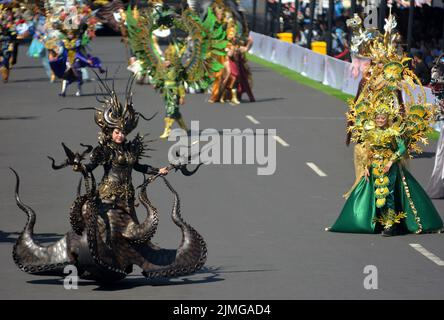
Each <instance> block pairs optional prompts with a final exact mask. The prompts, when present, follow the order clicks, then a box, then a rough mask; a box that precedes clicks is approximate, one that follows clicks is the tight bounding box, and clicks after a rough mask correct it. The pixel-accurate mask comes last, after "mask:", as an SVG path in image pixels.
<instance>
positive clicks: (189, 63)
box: [127, 6, 228, 88]
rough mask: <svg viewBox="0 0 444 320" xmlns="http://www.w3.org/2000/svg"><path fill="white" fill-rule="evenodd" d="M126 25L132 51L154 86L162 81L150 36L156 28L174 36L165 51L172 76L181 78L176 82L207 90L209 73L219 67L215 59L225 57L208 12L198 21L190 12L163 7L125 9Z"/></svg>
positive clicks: (157, 54)
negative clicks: (195, 84)
mask: <svg viewBox="0 0 444 320" xmlns="http://www.w3.org/2000/svg"><path fill="white" fill-rule="evenodd" d="M127 25H128V34H129V42H130V45H131V48H132V50H133V51H134V52H135V54H136V57H137V58H138V59H139V60H140V61H141V62H142V66H143V67H144V68H145V69H146V70H148V72H149V74H150V76H151V77H152V78H153V79H154V81H155V83H156V84H157V85H158V86H161V83H162V82H163V80H164V79H163V78H164V75H163V74H164V72H163V70H162V69H163V68H164V67H163V64H162V60H163V59H162V58H163V57H162V53H161V52H160V50H159V49H158V45H157V43H156V41H155V37H154V36H153V33H154V32H155V31H156V30H159V29H164V30H165V29H167V30H172V31H171V32H172V33H173V34H174V36H175V37H174V39H173V41H172V42H173V43H172V44H171V45H170V46H173V48H174V49H172V50H170V51H169V53H170V56H169V59H168V60H175V61H174V64H175V65H176V69H177V71H176V73H177V74H178V75H180V76H181V79H180V80H179V79H177V80H179V81H182V82H185V81H186V82H187V83H189V84H190V83H197V84H199V85H200V87H202V88H207V87H208V86H209V85H210V84H211V82H212V79H211V76H212V74H213V73H214V72H217V71H219V70H221V69H222V68H223V65H222V64H220V63H219V62H217V59H216V57H217V56H221V55H225V51H224V49H225V47H226V46H227V44H228V42H227V41H226V40H225V38H226V37H225V31H224V30H223V28H222V27H221V26H217V24H216V17H215V16H214V14H213V12H212V11H211V12H210V14H208V16H207V17H206V19H205V21H202V20H201V19H200V18H199V16H198V15H196V13H195V12H193V11H192V10H191V9H187V10H185V11H183V13H182V14H181V15H178V14H176V13H175V12H173V11H171V10H170V9H169V8H168V7H167V6H162V7H154V8H148V9H143V10H140V11H139V10H137V11H135V10H132V9H131V8H128V12H127ZM177 34H179V35H182V34H186V37H182V38H180V37H177ZM171 55H174V56H175V57H174V58H172V57H171ZM172 63H173V62H172Z"/></svg>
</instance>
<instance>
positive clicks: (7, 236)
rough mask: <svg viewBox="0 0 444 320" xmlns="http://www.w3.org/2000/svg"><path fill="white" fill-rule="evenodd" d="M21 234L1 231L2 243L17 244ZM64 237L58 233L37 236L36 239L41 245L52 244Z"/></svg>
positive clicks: (0, 239)
mask: <svg viewBox="0 0 444 320" xmlns="http://www.w3.org/2000/svg"><path fill="white" fill-rule="evenodd" d="M19 235H20V232H5V231H2V230H0V243H6V242H8V243H15V242H16V241H17V238H18V236H19ZM61 237H63V235H62V234H57V233H40V234H35V235H34V239H35V240H36V241H37V242H39V243H52V242H56V241H57V240H59V239H60V238H61Z"/></svg>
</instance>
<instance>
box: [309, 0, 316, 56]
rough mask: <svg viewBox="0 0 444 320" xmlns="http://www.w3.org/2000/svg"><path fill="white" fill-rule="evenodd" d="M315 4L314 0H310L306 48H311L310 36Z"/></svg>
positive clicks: (311, 34)
mask: <svg viewBox="0 0 444 320" xmlns="http://www.w3.org/2000/svg"><path fill="white" fill-rule="evenodd" d="M315 5H316V0H310V26H309V29H308V37H307V48H308V49H311V38H312V36H313V26H314V11H315Z"/></svg>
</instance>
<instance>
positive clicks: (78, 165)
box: [72, 163, 85, 172]
mask: <svg viewBox="0 0 444 320" xmlns="http://www.w3.org/2000/svg"><path fill="white" fill-rule="evenodd" d="M72 170H74V171H75V172H82V171H85V166H84V165H83V164H81V163H75V164H74V165H73V166H72Z"/></svg>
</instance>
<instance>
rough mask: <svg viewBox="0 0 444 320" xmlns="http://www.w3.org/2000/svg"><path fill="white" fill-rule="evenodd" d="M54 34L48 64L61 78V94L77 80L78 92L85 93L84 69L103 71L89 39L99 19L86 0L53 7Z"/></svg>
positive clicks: (93, 34)
mask: <svg viewBox="0 0 444 320" xmlns="http://www.w3.org/2000/svg"><path fill="white" fill-rule="evenodd" d="M47 19H48V21H49V23H50V29H52V30H49V32H50V33H51V34H52V36H51V37H50V39H48V40H47V42H46V47H47V49H48V51H49V64H50V66H51V69H52V71H53V72H54V74H55V75H56V76H57V77H58V78H60V79H62V80H63V81H62V90H61V92H60V94H59V95H60V96H62V97H65V96H66V92H67V88H68V86H69V85H70V84H72V83H73V82H77V86H78V90H77V92H76V96H81V95H82V85H83V73H82V69H84V68H86V67H88V68H95V69H98V70H99V72H100V73H104V72H105V70H104V69H103V68H102V64H101V61H100V59H99V58H98V57H94V56H92V55H90V54H89V53H88V51H87V45H88V43H89V42H90V41H91V40H92V39H93V38H94V37H95V29H96V24H97V19H96V18H95V17H94V15H93V12H92V11H91V9H90V8H89V7H88V6H87V5H84V4H75V5H71V6H63V7H53V8H51V10H48V11H47Z"/></svg>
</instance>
